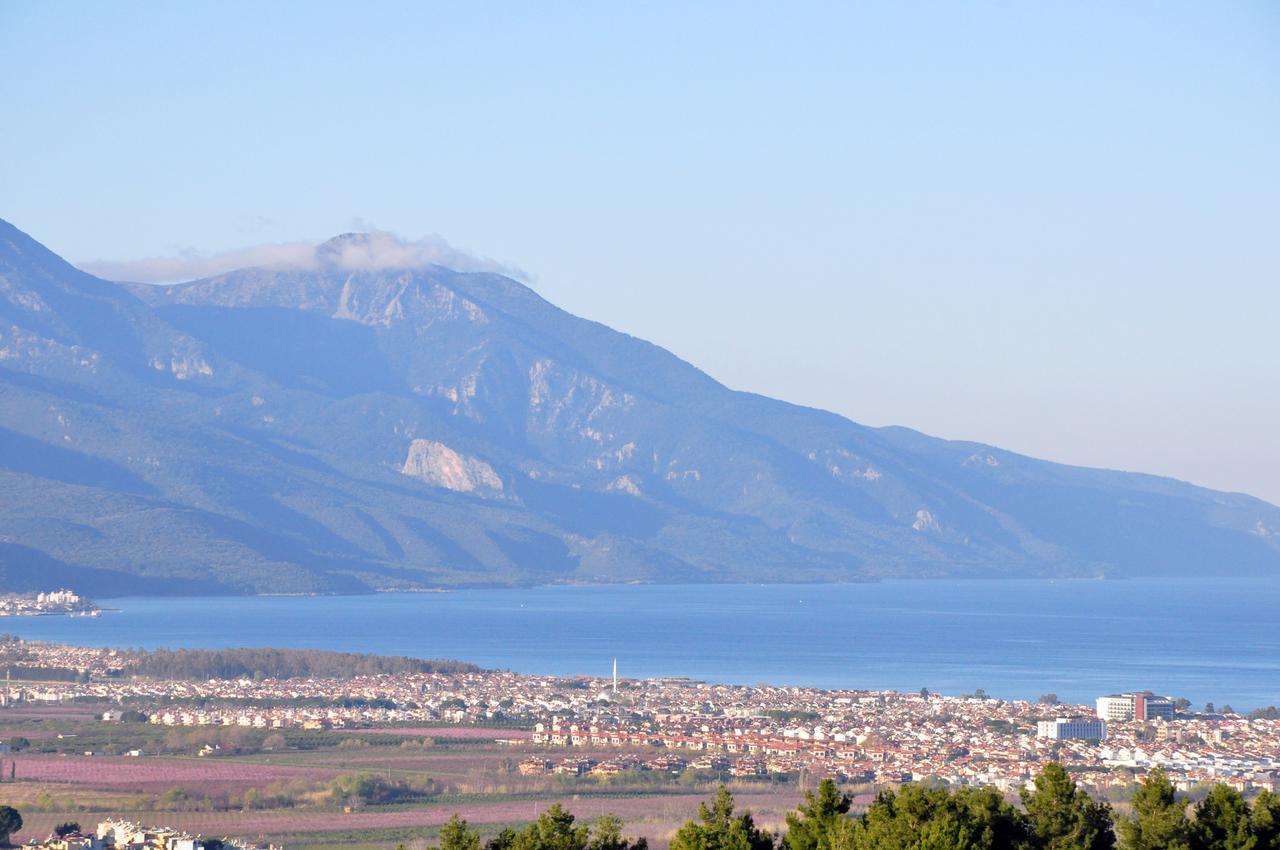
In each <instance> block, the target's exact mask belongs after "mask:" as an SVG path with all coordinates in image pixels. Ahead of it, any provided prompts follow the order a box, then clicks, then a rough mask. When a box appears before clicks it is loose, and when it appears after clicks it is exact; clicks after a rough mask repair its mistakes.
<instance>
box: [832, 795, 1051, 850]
mask: <svg viewBox="0 0 1280 850" xmlns="http://www.w3.org/2000/svg"><path fill="white" fill-rule="evenodd" d="M836 846H837V847H838V848H839V850H956V848H963V850H1027V848H1030V847H1031V843H1030V829H1029V828H1028V825H1027V821H1026V818H1024V817H1023V816H1022V814H1021V813H1020V812H1019V811H1018V810H1017V809H1015V808H1014V807H1013V806H1011V805H1009V804H1008V803H1006V802H1005V801H1004V798H1003V797H1002V796H1001V795H1000V793H999V792H998V791H995V790H993V789H991V788H962V789H960V790H959V791H957V792H955V793H954V794H953V793H950V792H948V791H947V790H946V789H945V788H923V787H921V786H919V785H907V786H904V787H903V788H902V789H900V790H899V791H896V792H895V791H892V790H886V791H881V792H880V794H879V795H878V796H877V797H876V801H875V803H873V804H872V805H871V807H870V808H868V809H867V812H866V814H864V815H863V816H862V817H861V818H859V819H858V820H856V821H854V826H853V829H852V830H851V834H850V836H849V840H847V841H843V842H838V843H837V845H836Z"/></svg>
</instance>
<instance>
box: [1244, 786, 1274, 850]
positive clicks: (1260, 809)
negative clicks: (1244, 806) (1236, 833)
mask: <svg viewBox="0 0 1280 850" xmlns="http://www.w3.org/2000/svg"><path fill="white" fill-rule="evenodd" d="M1249 827H1250V830H1251V831H1252V832H1253V837H1254V839H1255V840H1256V841H1257V846H1256V850H1280V795H1277V794H1273V793H1271V792H1270V791H1263V792H1262V793H1261V794H1259V795H1258V797H1257V799H1256V800H1254V801H1253V811H1252V812H1250V813H1249Z"/></svg>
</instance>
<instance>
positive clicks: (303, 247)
mask: <svg viewBox="0 0 1280 850" xmlns="http://www.w3.org/2000/svg"><path fill="white" fill-rule="evenodd" d="M431 265H438V266H445V267H446V268H450V269H454V270H456V271H463V272H497V273H498V274H504V275H507V276H508V277H514V278H517V279H520V280H528V278H529V276H528V275H527V274H526V273H525V272H523V271H522V270H520V269H518V268H515V267H512V266H508V265H505V264H503V263H499V262H497V261H495V260H491V259H488V258H487V257H478V256H476V255H474V254H469V253H467V252H466V251H463V250H460V249H458V248H455V247H453V246H452V245H450V244H449V243H448V242H447V241H446V240H445V239H443V238H441V237H439V236H425V237H423V238H421V239H414V240H408V239H402V238H400V237H399V236H396V235H395V234H394V233H388V232H386V231H383V230H371V231H367V232H362V233H344V234H342V235H341V236H336V237H334V238H333V239H330V240H329V241H327V242H322V243H320V244H318V245H317V244H314V243H311V242H277V243H268V244H263V245H254V246H251V247H248V248H240V249H237V250H234V251H225V252H223V253H219V254H203V253H200V252H198V251H194V250H187V251H182V252H180V253H178V254H177V255H176V256H170V257H144V258H142V259H138V260H91V261H88V262H83V263H80V264H79V266H80V268H82V269H84V270H85V271H87V272H89V273H90V274H93V275H97V276H98V277H101V278H106V279H107V280H121V281H129V282H133V283H177V282H180V281H187V280H197V279H199V278H205V277H213V276H215V275H219V274H223V273H225V272H229V271H232V270H234V269H243V268H265V269H274V270H282V271H283V270H297V271H312V270H319V269H341V270H345V271H371V270H376V269H400V268H421V267H423V266H431Z"/></svg>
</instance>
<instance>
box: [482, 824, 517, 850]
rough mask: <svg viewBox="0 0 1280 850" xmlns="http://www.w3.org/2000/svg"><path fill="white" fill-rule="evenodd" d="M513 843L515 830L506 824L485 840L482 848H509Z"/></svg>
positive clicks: (503, 849)
mask: <svg viewBox="0 0 1280 850" xmlns="http://www.w3.org/2000/svg"><path fill="white" fill-rule="evenodd" d="M515 843H516V831H515V830H514V829H512V828H511V827H509V826H508V827H504V828H503V830H502V831H501V832H499V833H498V834H497V835H495V836H494V837H493V838H490V839H489V840H488V841H487V842H485V845H484V850H511V847H512V845H514V844H515Z"/></svg>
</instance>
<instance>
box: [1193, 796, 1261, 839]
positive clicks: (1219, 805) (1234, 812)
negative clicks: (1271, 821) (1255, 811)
mask: <svg viewBox="0 0 1280 850" xmlns="http://www.w3.org/2000/svg"><path fill="white" fill-rule="evenodd" d="M1255 844H1257V841H1256V840H1255V838H1254V836H1253V834H1252V831H1251V830H1250V826H1249V807H1248V806H1247V805H1245V802H1244V797H1243V796H1241V795H1240V792H1238V791H1235V790H1234V789H1232V788H1229V787H1228V786H1226V785H1223V784H1222V783H1220V782H1219V783H1218V784H1216V785H1214V786H1213V787H1212V788H1210V789H1209V796H1207V797H1205V798H1204V799H1203V800H1202V801H1201V802H1200V805H1198V806H1196V817H1195V821H1194V822H1193V823H1192V825H1191V847H1192V850H1254V845H1255Z"/></svg>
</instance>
